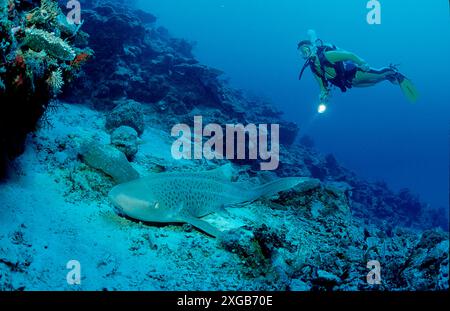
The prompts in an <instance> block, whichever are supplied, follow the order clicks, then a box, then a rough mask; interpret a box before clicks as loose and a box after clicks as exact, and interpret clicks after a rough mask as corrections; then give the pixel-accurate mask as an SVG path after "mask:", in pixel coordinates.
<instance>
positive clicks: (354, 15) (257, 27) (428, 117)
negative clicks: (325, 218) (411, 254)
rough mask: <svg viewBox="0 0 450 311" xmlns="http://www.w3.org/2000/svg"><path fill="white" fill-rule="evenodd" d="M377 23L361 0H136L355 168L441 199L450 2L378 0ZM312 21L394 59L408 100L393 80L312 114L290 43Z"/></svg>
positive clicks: (332, 37)
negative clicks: (411, 99) (409, 91)
mask: <svg viewBox="0 0 450 311" xmlns="http://www.w3.org/2000/svg"><path fill="white" fill-rule="evenodd" d="M380 2H381V5H382V7H381V8H382V24H381V25H369V24H367V22H366V14H367V12H368V10H367V9H366V3H367V1H365V0H358V1H356V0H354V1H334V0H333V1H332V0H302V1H298V0H284V1H279V0H264V1H260V0H245V1H242V0H195V1H192V0H140V1H138V4H139V5H140V6H141V7H142V8H146V9H148V10H149V11H150V12H152V13H154V14H156V15H157V16H158V18H159V20H160V23H161V24H162V25H164V26H165V27H167V28H168V29H169V30H170V31H171V33H172V34H173V35H175V36H178V37H183V38H187V39H189V40H192V41H196V42H197V46H196V48H195V55H196V57H197V58H198V59H199V60H200V61H201V62H202V63H206V64H208V65H211V66H213V67H217V68H220V69H222V70H223V71H225V72H226V74H227V76H228V77H229V78H230V80H231V83H232V84H233V85H234V86H237V87H239V88H242V89H246V90H248V91H250V92H251V93H254V94H258V95H261V96H263V97H267V98H270V99H272V100H273V101H274V103H276V105H278V106H279V107H280V108H281V109H283V110H284V111H285V112H286V117H287V118H288V119H290V120H293V121H295V122H297V123H298V124H299V125H300V126H301V129H302V133H301V134H303V135H305V134H307V135H310V136H311V137H313V138H314V140H315V142H316V146H317V148H318V149H319V150H321V151H323V152H331V153H333V154H334V155H335V156H336V157H337V159H338V160H339V161H340V162H341V163H343V164H344V166H346V167H348V168H350V169H352V170H354V171H355V172H357V173H358V174H359V175H360V176H362V177H365V178H369V179H373V180H385V181H387V182H388V184H389V185H390V186H391V187H393V188H394V189H400V188H403V187H409V188H411V189H412V190H414V191H415V192H416V193H418V194H419V195H420V196H421V197H422V198H423V199H424V200H426V201H427V202H429V203H431V204H433V205H435V206H444V207H448V189H449V182H448V180H449V178H448V177H449V176H448V172H449V169H448V165H449V158H448V155H449V150H448V146H449V137H448V135H449V128H448V125H449V118H448V116H449V115H450V106H449V103H450V100H449V92H448V78H447V73H448V71H449V70H450V66H449V64H450V60H449V58H448V55H450V42H449V38H450V28H449V7H448V6H449V4H448V1H444V0H441V1H418V0H414V1H410V0H397V1H383V0H382V1H380ZM310 28H313V29H315V30H316V31H317V34H318V36H319V37H320V38H322V39H323V40H324V41H326V42H331V43H334V44H336V45H338V46H339V47H341V48H343V49H346V50H349V51H352V52H354V53H356V54H358V55H359V56H361V57H362V58H364V59H365V60H366V61H367V62H369V64H370V65H371V66H373V67H382V66H385V65H389V64H390V63H395V64H400V69H401V71H402V72H403V73H404V74H406V75H407V76H408V77H410V78H411V79H412V80H413V82H414V83H415V84H416V86H417V87H418V89H419V90H420V92H421V100H420V101H419V102H418V103H417V104H415V105H413V104H410V103H408V102H407V101H406V99H404V97H403V95H402V94H401V92H400V89H399V88H398V87H397V86H393V85H391V84H390V83H382V84H380V85H377V86H375V87H372V88H366V89H352V90H351V91H350V92H348V93H346V94H341V93H340V92H339V91H338V90H335V91H334V96H333V100H332V105H331V107H330V109H329V111H328V112H327V113H326V114H325V115H321V116H317V114H316V107H317V104H318V100H317V98H318V87H317V84H316V82H315V81H314V80H313V78H312V75H311V73H310V72H309V70H308V71H307V72H306V73H305V76H304V80H303V81H302V82H299V81H298V80H297V77H298V73H299V70H300V68H301V66H302V65H303V60H302V59H301V58H300V56H299V55H298V54H297V50H296V44H297V42H298V41H299V40H301V39H304V38H305V37H306V31H307V29H310Z"/></svg>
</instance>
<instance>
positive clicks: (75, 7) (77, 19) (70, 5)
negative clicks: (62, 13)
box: [66, 0, 82, 25]
mask: <svg viewBox="0 0 450 311" xmlns="http://www.w3.org/2000/svg"><path fill="white" fill-rule="evenodd" d="M66 8H67V9H68V10H70V11H69V13H67V16H66V19H67V22H68V23H69V24H70V25H73V24H75V25H81V23H82V22H81V4H80V1H77V0H70V1H68V2H67V5H66Z"/></svg>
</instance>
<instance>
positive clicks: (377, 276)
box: [367, 260, 381, 285]
mask: <svg viewBox="0 0 450 311" xmlns="http://www.w3.org/2000/svg"><path fill="white" fill-rule="evenodd" d="M367 269H371V270H370V272H369V273H368V274H367V284H369V285H380V284H381V264H380V262H379V261H378V260H371V261H369V262H368V263H367Z"/></svg>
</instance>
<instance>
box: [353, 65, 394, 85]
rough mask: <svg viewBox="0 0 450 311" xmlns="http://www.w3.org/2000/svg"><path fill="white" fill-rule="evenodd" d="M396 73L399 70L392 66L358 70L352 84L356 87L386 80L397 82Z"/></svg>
mask: <svg viewBox="0 0 450 311" xmlns="http://www.w3.org/2000/svg"><path fill="white" fill-rule="evenodd" d="M396 75H397V71H395V70H394V69H393V68H390V67H386V68H382V69H370V70H369V71H360V70H358V72H357V73H356V76H355V78H354V79H353V80H352V85H353V86H355V87H369V86H373V85H375V84H378V83H380V82H383V81H386V80H388V81H390V82H391V83H396V82H397V77H396Z"/></svg>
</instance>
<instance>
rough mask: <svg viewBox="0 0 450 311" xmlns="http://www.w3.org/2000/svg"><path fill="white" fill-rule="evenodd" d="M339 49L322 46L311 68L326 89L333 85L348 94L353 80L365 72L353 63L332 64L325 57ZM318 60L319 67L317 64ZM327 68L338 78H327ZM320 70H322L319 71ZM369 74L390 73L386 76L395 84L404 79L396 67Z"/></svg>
mask: <svg viewBox="0 0 450 311" xmlns="http://www.w3.org/2000/svg"><path fill="white" fill-rule="evenodd" d="M336 49H337V48H336V47H335V46H334V45H331V46H321V47H319V48H318V49H317V56H315V57H313V58H312V59H310V60H309V66H310V68H311V70H312V72H313V73H314V74H315V75H316V76H317V77H319V78H320V79H321V80H322V83H323V85H324V86H325V87H328V85H329V84H330V83H331V84H333V85H335V86H337V87H338V88H340V89H341V91H342V92H346V91H347V90H348V89H351V88H352V87H353V80H354V79H355V77H356V74H357V73H358V71H363V70H362V69H361V68H360V67H359V66H358V65H357V64H355V63H354V62H353V61H341V62H336V63H334V64H333V63H331V62H330V61H329V60H328V59H327V58H326V56H325V53H326V52H328V51H335V50H336ZM316 60H318V61H319V62H318V66H317V62H316ZM326 67H329V68H333V69H334V71H335V72H336V76H335V77H334V78H331V79H330V78H327V77H326ZM319 69H320V70H319ZM366 72H367V73H371V74H377V75H385V74H386V73H388V72H390V73H391V74H390V75H386V79H388V80H389V81H390V82H392V83H395V82H399V80H401V78H402V77H403V76H402V75H401V74H399V73H398V71H397V70H396V69H395V67H392V66H391V67H386V68H383V69H380V70H376V69H370V70H369V71H366Z"/></svg>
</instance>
